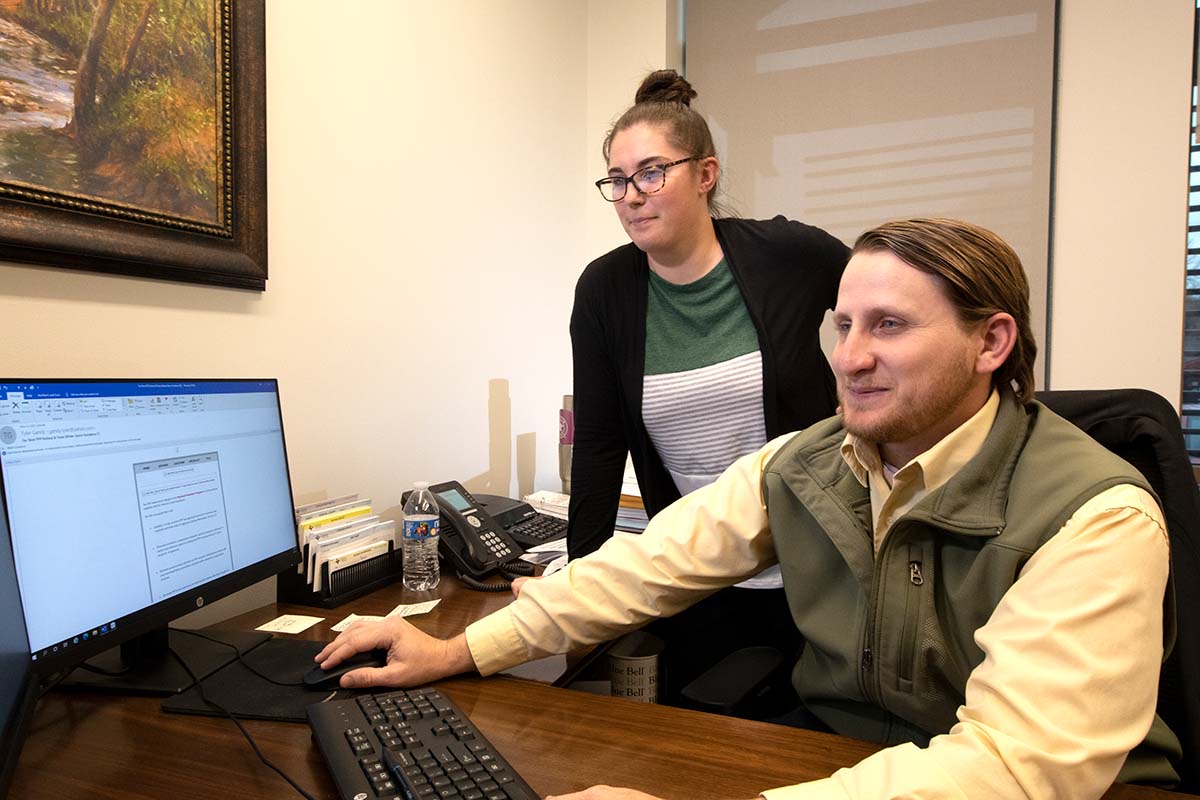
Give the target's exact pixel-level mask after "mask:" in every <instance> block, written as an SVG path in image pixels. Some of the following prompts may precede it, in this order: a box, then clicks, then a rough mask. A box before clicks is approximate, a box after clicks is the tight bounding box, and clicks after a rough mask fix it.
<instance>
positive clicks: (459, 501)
mask: <svg viewBox="0 0 1200 800" xmlns="http://www.w3.org/2000/svg"><path fill="white" fill-rule="evenodd" d="M429 490H430V491H431V492H433V497H434V499H435V500H436V501H437V504H438V507H439V508H440V509H441V516H442V525H441V531H440V533H439V535H438V550H439V551H440V552H441V554H442V556H443V557H444V558H445V559H446V560H447V561H449V562H450V563H451V564H453V565H454V568H455V569H456V570H458V572H459V573H460V575H461V576H462V578H463V581H464V583H465V584H466V585H467V586H469V587H471V588H480V587H481V586H482V585H481V584H478V579H480V578H484V577H487V576H488V575H491V574H492V573H493V572H496V571H497V570H500V569H501V568H503V571H505V572H515V573H524V572H527V570H525V569H524V562H521V563H519V564H517V563H512V562H514V561H516V560H517V559H519V558H520V556H521V552H522V551H521V548H520V546H519V545H517V543H516V542H514V541H513V540H512V538H510V537H509V535H508V534H507V533H505V532H504V529H503V528H502V527H501V526H500V524H499V523H497V522H496V520H495V519H493V518H492V516H491V515H490V514H488V513H487V512H486V511H484V510H483V507H482V506H481V505H480V504H479V502H477V501H476V500H475V498H474V497H472V496H471V493H470V492H468V491H467V490H466V488H465V487H464V486H463V485H462V484H461V483H459V482H458V481H447V482H445V483H439V484H435V485H433V486H430V487H429ZM486 587H487V589H488V590H490V591H503V590H504V589H505V588H507V585H506V584H486Z"/></svg>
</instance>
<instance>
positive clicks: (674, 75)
mask: <svg viewBox="0 0 1200 800" xmlns="http://www.w3.org/2000/svg"><path fill="white" fill-rule="evenodd" d="M695 96H696V90H695V89H693V88H692V85H691V84H690V83H688V82H687V81H686V80H684V79H683V76H681V75H680V74H679V73H678V72H676V71H675V70H673V69H660V70H656V71H654V72H651V73H650V74H649V75H647V76H646V79H645V80H644V81H642V85H641V86H639V87H638V90H637V94H636V95H634V98H633V99H634V102H635V103H682V104H683V105H685V106H690V105H691V103H692V98H693V97H695Z"/></svg>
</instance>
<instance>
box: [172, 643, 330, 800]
mask: <svg viewBox="0 0 1200 800" xmlns="http://www.w3.org/2000/svg"><path fill="white" fill-rule="evenodd" d="M195 635H196V636H200V637H201V638H204V639H210V638H211V637H208V636H205V635H204V634H201V633H197V634H195ZM212 641H214V642H215V641H219V640H217V639H212ZM221 644H225V645H228V646H229V647H233V649H234V650H235V651H236V652H237V653H238V661H241V651H239V650H238V648H237V647H235V646H234V645H231V644H229V643H228V642H221ZM168 652H170V654H171V655H172V657H174V659H175V660H176V661H178V662H179V666H181V667H183V669H184V671H185V672H187V674H188V677H190V678H191V679H192V685H194V686H195V687H196V690H197V691H198V692H199V693H200V699H201V700H203V701H204V702H205V703H206V704H208V705H210V706H212V707H213V708H215V709H217V710H218V711H220V712H221V713H222V714H224V715H225V716H227V717H229V719H231V720H233V724H234V725H237V728H238V730H239V731H241V732H242V736H244V737H246V741H247V742H249V743H250V749H251V750H253V751H254V754H255V755H256V756H258V760H259V761H261V762H262V763H263V764H265V765H266V766H267V767H268V768H269V769H271V770H273V771H274V772H275V774H277V775H278V776H279V777H281V778H283V779H284V780H285V781H287V782H288V785H289V786H291V787H292V788H293V789H295V790H296V792H297V793H298V794H299V795H300V796H301V797H304V798H305V799H306V800H317V798H316V797H314V796H313V795H311V794H309V793H308V792H306V791H304V789H303V788H301V786H300V784H298V783H296V782H295V781H294V780H292V779H291V777H290V776H289V775H288V774H287V773H286V772H284V771H283V770H282V769H280V768H279V767H277V766H275V765H274V764H272V763H271V762H270V760H268V759H267V757H266V756H264V755H263V753H262V751H261V750H259V749H258V744H257V743H256V742H255V741H254V737H253V736H251V735H250V732H249V731H247V730H246V727H245V726H244V725H242V721H241V720H240V719H238V717H237V715H235V714H234V713H233V712H232V711H230V710H229V709H227V708H225V706H223V705H221V704H220V703H218V702H217V701H216V700H213V699H212V698H210V697H208V695H206V694H205V693H204V682H203V681H201V680H200V679H199V678H197V677H196V673H194V672H192V668H191V667H189V666H188V665H187V662H185V661H184V660H183V658H182V657H181V656H180V655H179V653H177V652H175V648H173V647H172V648H169V650H168ZM241 663H242V666H246V664H245V662H244V661H243V662H241ZM251 671H252V672H254V673H255V674H256V675H259V676H260V677H264V678H265V677H266V676H263V675H262V674H261V673H259V672H258V671H257V670H251ZM266 679H267V680H269V681H271V679H270V678H266ZM271 683H279V682H278V681H271ZM280 685H281V686H295V685H297V684H290V683H283V684H280Z"/></svg>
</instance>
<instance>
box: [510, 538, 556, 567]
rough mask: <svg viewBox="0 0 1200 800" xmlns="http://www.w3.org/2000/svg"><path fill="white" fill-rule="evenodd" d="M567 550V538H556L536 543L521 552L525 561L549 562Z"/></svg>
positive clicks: (535, 562) (534, 562) (533, 562)
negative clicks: (551, 540)
mask: <svg viewBox="0 0 1200 800" xmlns="http://www.w3.org/2000/svg"><path fill="white" fill-rule="evenodd" d="M566 552H567V540H566V539H565V538H563V539H556V540H554V541H553V542H542V543H541V544H538V545H534V546H533V547H531V548H529V549H528V550H526V551H525V552H524V553H522V554H521V559H522V560H523V561H528V562H529V563H531V564H549V563H550V562H551V561H554V560H555V559H557V558H558V557H559V556H561V555H565V554H566Z"/></svg>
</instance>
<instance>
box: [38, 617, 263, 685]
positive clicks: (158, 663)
mask: <svg viewBox="0 0 1200 800" xmlns="http://www.w3.org/2000/svg"><path fill="white" fill-rule="evenodd" d="M197 633H202V634H203V635H204V636H206V637H208V639H205V638H202V637H201V636H196V635H193V634H191V633H188V632H187V631H181V630H173V629H171V630H168V629H167V628H159V629H157V630H153V631H150V632H149V633H146V634H143V635H141V636H138V637H136V638H134V639H130V640H129V641H127V642H125V643H123V644H121V645H120V646H119V647H114V648H112V649H111V650H106V651H105V652H103V653H101V654H100V655H98V656H95V657H94V658H91V659H89V660H88V661H87V665H88V666H90V667H94V668H95V669H96V670H100V671H97V672H92V671H90V670H88V669H85V668H84V667H77V668H76V669H75V671H73V672H72V673H71V674H70V675H68V676H67V678H66V679H65V680H64V681H63V682H62V683H61V684H59V685H60V686H63V687H75V688H80V689H89V690H96V691H113V692H122V693H124V694H150V695H172V694H178V693H179V692H182V691H183V690H184V689H187V688H188V687H189V686H191V685H192V678H191V676H190V675H188V673H187V671H186V670H185V669H184V668H183V667H182V666H180V664H179V662H178V661H177V660H176V659H175V657H174V656H172V655H171V653H170V652H168V648H170V650H174V651H175V652H176V653H178V654H179V657H180V658H182V659H183V660H184V662H185V663H186V664H187V665H188V667H189V668H190V669H191V670H192V672H193V673H195V675H196V678H197V679H199V680H203V679H204V678H206V677H208V676H209V675H211V674H213V673H214V672H216V671H217V670H219V669H220V668H221V667H223V666H225V665H226V664H229V663H230V662H232V661H233V660H234V659H236V658H237V654H236V653H235V652H234V649H233V648H234V647H236V648H237V649H238V650H240V651H241V652H242V653H243V654H245V653H247V652H248V651H250V650H252V649H254V648H255V647H257V646H258V645H260V644H262V643H263V642H265V641H267V640H268V639H270V638H271V634H269V633H262V632H259V631H221V630H217V631H212V630H207V629H206V630H203V631H197ZM210 639H216V640H217V641H209V640H210ZM219 642H224V643H225V644H219ZM229 645H232V647H230V646H229Z"/></svg>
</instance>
